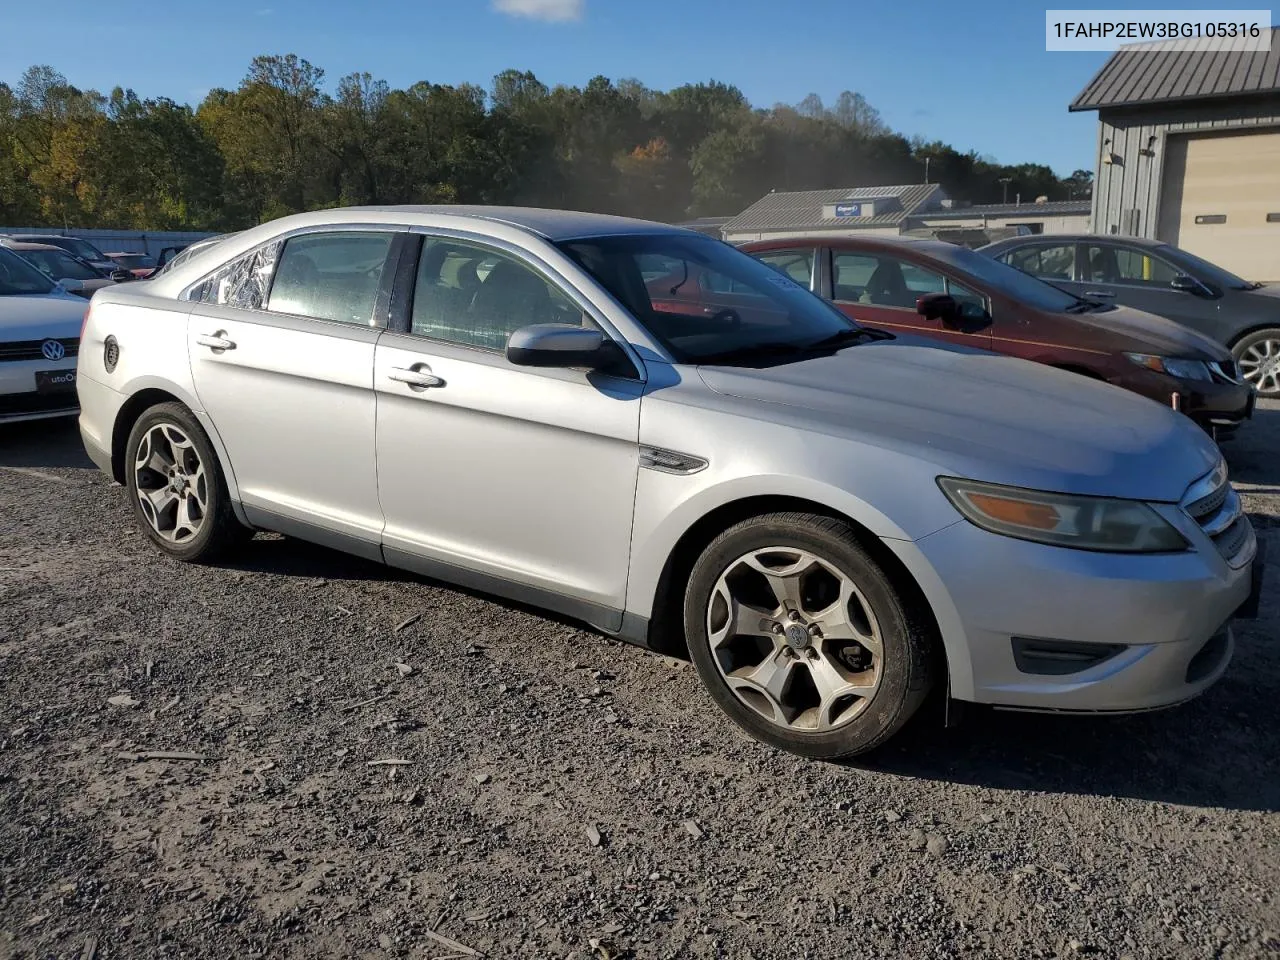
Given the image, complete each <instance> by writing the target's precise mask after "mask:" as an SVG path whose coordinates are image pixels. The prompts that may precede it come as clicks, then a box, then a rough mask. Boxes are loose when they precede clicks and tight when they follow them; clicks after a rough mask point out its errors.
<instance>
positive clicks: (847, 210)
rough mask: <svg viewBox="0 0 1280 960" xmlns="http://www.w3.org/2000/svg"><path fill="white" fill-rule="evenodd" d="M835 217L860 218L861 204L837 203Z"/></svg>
mask: <svg viewBox="0 0 1280 960" xmlns="http://www.w3.org/2000/svg"><path fill="white" fill-rule="evenodd" d="M836 216H837V217H860V216H862V204H860V203H837V204H836Z"/></svg>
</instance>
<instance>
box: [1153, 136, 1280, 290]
mask: <svg viewBox="0 0 1280 960" xmlns="http://www.w3.org/2000/svg"><path fill="white" fill-rule="evenodd" d="M1168 144H1169V146H1168V153H1167V156H1166V157H1165V165H1164V188H1163V191H1162V194H1161V198H1160V224H1159V230H1158V236H1159V237H1160V239H1161V240H1165V241H1167V242H1169V243H1172V244H1176V245H1177V246H1179V247H1183V248H1184V249H1187V250H1190V251H1191V252H1192V253H1194V254H1197V255H1199V256H1201V257H1204V258H1205V259H1206V260H1210V261H1212V262H1214V263H1218V264H1221V265H1222V266H1224V267H1226V268H1227V269H1228V270H1231V271H1233V272H1235V273H1238V274H1240V275H1241V276H1242V277H1244V278H1245V279H1247V280H1280V133H1270V132H1268V133H1250V134H1235V135H1225V136H1207V137H1170V138H1169V141H1168ZM1268 215H1270V217H1271V220H1270V221H1269V220H1268Z"/></svg>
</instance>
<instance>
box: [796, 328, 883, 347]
mask: <svg viewBox="0 0 1280 960" xmlns="http://www.w3.org/2000/svg"><path fill="white" fill-rule="evenodd" d="M892 339H894V337H893V334H892V333H889V332H888V331H887V330H875V329H872V328H871V327H851V328H850V329H848V330H837V331H836V332H835V333H833V334H832V335H831V336H829V337H823V338H822V339H821V340H816V341H814V342H813V343H811V344H809V345H808V346H807V347H805V349H806V350H825V349H827V348H829V347H842V346H846V345H848V344H851V343H856V342H858V341H859V340H892Z"/></svg>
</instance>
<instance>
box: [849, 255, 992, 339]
mask: <svg viewBox="0 0 1280 960" xmlns="http://www.w3.org/2000/svg"><path fill="white" fill-rule="evenodd" d="M831 290H832V294H833V296H832V300H833V302H834V303H835V305H836V306H837V307H839V308H840V310H841V311H842V312H844V313H845V315H847V316H850V317H852V318H853V319H854V320H857V321H858V322H859V323H864V324H866V325H867V326H871V327H883V328H885V329H888V330H900V331H902V332H909V333H916V334H920V335H922V336H926V337H932V338H934V339H937V340H945V341H946V342H948V343H957V344H962V345H964V346H969V347H980V348H982V349H987V350H989V349H990V348H991V327H990V325H989V324H987V325H982V326H980V327H975V328H974V329H972V330H971V331H969V332H964V331H961V330H954V329H950V328H948V327H946V326H944V325H943V323H942V321H941V320H939V319H933V320H929V319H926V318H925V317H923V316H921V315H920V314H919V313H918V312H917V310H916V301H917V300H918V299H919V298H920V297H922V296H924V295H925V294H929V293H946V294H950V295H951V296H952V297H954V298H955V299H956V301H957V302H958V303H959V304H960V305H961V308H962V309H966V310H971V311H974V312H975V314H977V313H978V312H979V311H980V312H981V314H985V313H986V312H987V311H988V309H989V306H990V305H989V303H988V301H987V298H986V297H984V296H983V295H982V294H981V293H979V292H977V291H976V290H973V289H971V288H969V287H967V286H965V285H963V284H961V283H960V282H959V281H957V280H955V279H953V278H951V277H949V276H947V275H946V274H944V273H942V272H941V271H939V270H935V269H932V268H930V267H926V266H923V265H921V264H919V263H916V262H914V261H911V260H907V259H906V258H903V257H898V256H894V255H892V254H889V253H884V252H881V251H874V252H871V251H867V252H864V251H856V252H855V251H848V250H839V249H833V250H832V251H831Z"/></svg>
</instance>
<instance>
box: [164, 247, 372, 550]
mask: <svg viewBox="0 0 1280 960" xmlns="http://www.w3.org/2000/svg"><path fill="white" fill-rule="evenodd" d="M394 236H395V234H394V233H393V232H390V231H341V232H319V233H308V234H302V235H298V236H294V237H291V238H289V239H288V240H287V241H284V242H283V243H281V242H279V241H277V242H275V243H272V244H269V245H267V246H265V247H262V248H260V249H259V250H257V251H255V252H253V253H250V254H248V255H246V256H245V257H242V258H241V259H239V260H237V261H236V262H234V263H232V264H230V265H229V266H227V267H225V268H223V269H222V270H220V271H219V272H218V274H215V275H214V276H213V277H211V278H210V279H209V280H207V281H205V283H203V284H202V285H201V288H200V289H199V290H197V292H196V296H197V297H198V300H197V302H195V303H194V304H193V307H192V311H191V316H190V319H189V321H188V325H187V330H188V333H187V337H188V343H187V346H188V351H189V353H190V357H191V372H192V377H193V379H194V382H195V388H196V394H197V395H198V396H199V398H200V402H201V404H202V405H203V407H204V409H205V411H207V413H208V415H209V418H210V419H211V421H212V423H213V425H214V427H215V429H216V430H217V432H218V435H219V437H220V438H221V439H222V443H223V445H224V447H225V449H226V452H227V456H228V458H229V460H230V466H231V469H232V471H234V475H235V479H236V482H237V485H238V486H239V490H240V498H241V502H242V503H243V505H244V507H245V510H246V512H247V513H248V515H249V518H250V520H252V521H253V522H255V523H259V524H261V525H262V526H265V527H268V528H270V529H282V525H281V523H280V522H279V518H285V519H286V520H288V521H292V522H293V523H297V524H303V525H305V526H303V527H299V528H295V527H293V526H290V527H289V529H288V530H287V531H286V532H298V533H300V534H302V535H306V532H307V530H308V529H310V528H316V529H318V530H319V531H323V532H327V533H330V534H339V535H341V536H342V537H343V538H344V542H343V544H342V545H343V546H344V547H345V548H346V549H349V550H353V551H355V552H359V553H363V554H364V555H367V556H370V557H375V558H376V557H378V556H379V551H378V541H379V537H380V535H381V530H382V513H381V510H380V508H379V506H378V485H377V474H376V465H375V460H374V426H375V424H374V409H375V398H374V392H373V360H374V345H375V344H376V342H377V340H378V337H379V336H380V335H381V332H382V327H381V325H380V321H379V318H377V317H376V315H375V314H376V310H375V302H376V301H377V299H378V290H379V287H380V285H381V282H382V275H383V272H384V269H385V268H386V264H387V260H388V255H389V252H390V250H391V246H392V240H393V238H394ZM317 539H321V540H323V539H325V538H324V536H318V537H317ZM348 541H349V542H348Z"/></svg>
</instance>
